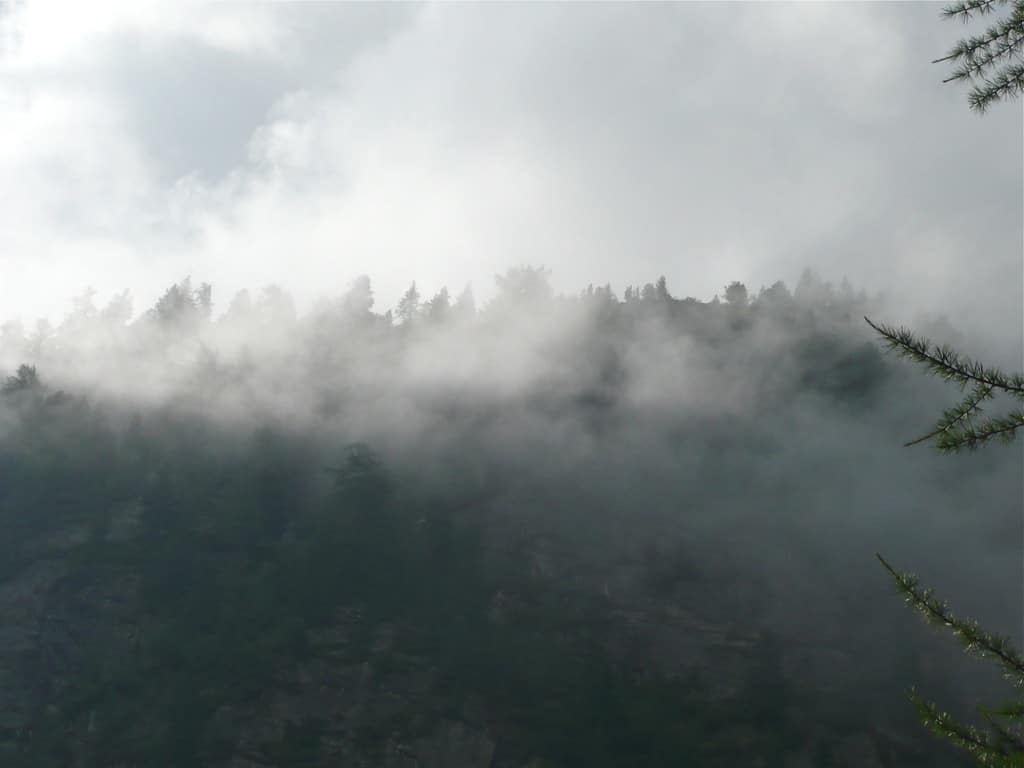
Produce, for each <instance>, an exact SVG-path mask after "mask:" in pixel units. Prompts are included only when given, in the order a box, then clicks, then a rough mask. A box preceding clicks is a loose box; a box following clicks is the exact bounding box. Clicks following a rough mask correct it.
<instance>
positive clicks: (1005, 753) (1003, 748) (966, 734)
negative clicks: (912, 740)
mask: <svg viewBox="0 0 1024 768" xmlns="http://www.w3.org/2000/svg"><path fill="white" fill-rule="evenodd" d="M910 700H911V701H912V702H914V706H915V707H916V708H917V712H918V714H919V715H920V717H921V720H922V722H923V723H924V725H925V727H926V728H928V729H929V730H930V731H932V733H934V734H936V735H937V736H940V737H942V738H944V739H946V740H947V741H949V742H951V743H952V744H953V745H955V746H957V747H960V748H961V749H965V750H967V751H968V752H970V753H971V754H972V755H973V756H974V757H975V758H977V760H978V762H979V763H981V764H982V765H990V766H1001V767H1002V766H1005V767H1006V768H1010V766H1013V768H1018V767H1019V766H1021V765H1024V763H1022V762H1021V761H1022V760H1024V752H1020V751H1019V750H1018V749H1017V748H1016V747H1015V745H1013V744H1006V745H1004V744H1001V743H999V742H995V741H993V740H992V739H990V738H988V737H986V736H984V735H983V734H981V733H980V732H979V731H978V729H977V728H975V727H974V726H972V725H967V724H964V723H960V722H958V721H957V720H955V719H954V718H953V716H952V715H950V714H949V713H948V712H941V711H939V708H938V707H936V706H935V704H934V703H932V702H930V701H928V700H926V699H924V698H923V697H922V696H920V695H919V694H918V693H917V692H916V691H911V693H910Z"/></svg>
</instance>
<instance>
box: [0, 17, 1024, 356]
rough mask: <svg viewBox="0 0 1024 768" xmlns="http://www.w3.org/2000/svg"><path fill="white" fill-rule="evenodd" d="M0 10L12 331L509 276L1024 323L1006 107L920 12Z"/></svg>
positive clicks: (994, 329)
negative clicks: (178, 290) (208, 300)
mask: <svg viewBox="0 0 1024 768" xmlns="http://www.w3.org/2000/svg"><path fill="white" fill-rule="evenodd" d="M4 7H5V9H6V11H5V13H4V15H3V16H2V17H0V30H2V32H0V40H3V45H2V48H0V78H2V79H0V110H2V112H0V119H2V121H3V123H4V126H5V136H6V140H5V142H4V146H5V148H4V150H3V152H2V154H0V184H2V185H3V186H2V188H0V197H2V198H3V199H4V200H5V205H4V209H3V210H2V211H0V224H2V226H0V238H2V239H0V265H2V267H3V280H2V282H0V306H2V307H3V308H4V316H5V317H8V316H11V315H18V316H20V317H21V319H22V321H23V322H25V323H26V324H31V323H33V322H34V321H35V319H36V318H37V317H40V316H44V317H47V318H49V319H50V321H51V322H56V320H57V319H58V318H59V317H60V316H61V315H62V314H63V312H64V309H65V307H66V306H67V303H68V301H69V300H70V298H71V297H72V296H74V295H76V294H77V293H78V292H79V291H80V290H81V288H82V286H85V285H93V287H95V288H96V289H97V290H98V292H99V296H100V298H101V299H102V300H103V301H106V300H107V299H108V298H110V297H111V296H113V295H115V294H117V293H119V292H120V291H123V290H124V289H126V288H131V289H132V291H133V292H134V295H135V297H136V298H137V300H138V302H139V304H140V306H150V305H151V304H152V303H153V302H154V301H155V300H156V299H157V297H158V296H159V295H160V292H161V291H162V290H163V289H164V288H165V287H166V286H167V285H169V284H170V283H172V282H173V281H176V280H180V279H181V277H182V275H188V274H192V275H195V276H196V277H197V279H200V277H201V279H205V280H209V281H210V282H212V283H214V284H215V285H216V286H217V287H218V290H219V291H221V292H222V294H223V295H225V296H229V295H232V294H233V293H234V292H235V291H237V290H239V289H241V288H245V287H248V288H250V289H251V288H254V287H257V286H261V285H264V284H268V283H280V284H281V285H282V286H283V287H285V288H286V289H288V290H289V291H290V292H291V293H292V294H293V295H294V296H295V299H296V302H297V304H298V305H299V307H300V309H302V310H307V309H309V308H310V307H311V306H312V303H313V302H314V301H315V300H316V299H317V298H319V297H320V296H321V295H323V294H324V293H340V292H342V291H343V290H345V288H346V286H347V285H348V284H349V283H350V282H351V281H352V280H353V279H354V278H355V277H356V276H358V275H359V274H362V273H365V272H367V271H373V272H374V284H375V286H376V290H377V292H378V296H379V298H380V300H381V301H382V302H383V303H384V304H386V305H388V306H393V305H394V304H395V303H397V301H398V299H399V297H400V295H401V293H402V291H404V290H405V288H406V284H407V282H408V280H410V279H412V278H415V279H418V280H420V281H421V288H423V289H424V290H426V291H427V292H428V293H430V294H432V293H434V292H435V291H437V290H439V289H440V287H441V286H442V285H445V284H447V285H448V286H449V287H450V288H452V289H453V290H457V287H461V284H462V283H464V282H466V281H470V282H472V283H473V284H474V286H475V287H476V289H477V291H478V293H479V297H480V298H481V299H487V298H489V297H490V291H491V290H492V279H491V278H492V275H493V274H494V273H496V272H501V271H503V270H504V269H506V268H507V267H508V266H509V265H511V264H518V263H522V262H530V263H534V264H546V265H548V266H549V267H551V268H552V270H553V273H552V280H553V281H554V284H555V287H556V289H557V290H560V291H564V292H573V291H576V290H578V289H579V286H581V285H586V284H587V283H589V282H595V283H604V282H611V283H612V284H613V285H616V286H620V287H621V286H624V285H626V284H628V283H636V282H640V281H646V280H649V279H650V277H651V275H658V274H665V275H666V276H667V277H668V279H669V281H670V282H671V283H672V284H673V285H675V286H677V291H679V292H680V293H682V294H683V295H692V296H696V297H698V298H700V299H701V300H709V299H710V298H711V297H712V296H713V295H714V294H715V292H717V291H718V290H719V289H720V287H721V286H722V285H724V284H725V283H726V282H727V281H729V280H732V279H735V278H736V277H737V276H741V277H742V279H744V280H745V281H746V282H747V283H748V284H749V285H751V286H753V287H755V288H756V287H759V286H761V285H770V284H771V283H772V282H774V281H775V280H779V279H782V280H785V281H786V282H788V283H789V284H790V285H795V283H796V281H797V280H798V279H799V276H800V273H801V271H802V270H803V269H804V268H805V267H807V266H812V267H814V268H816V269H818V271H819V272H821V273H822V274H823V275H826V276H828V278H829V279H831V280H833V281H836V282H838V281H839V280H841V279H842V277H844V276H846V277H848V278H849V279H850V280H851V281H853V282H854V283H855V284H857V285H858V286H862V287H864V288H865V289H867V290H869V291H871V292H884V293H886V294H888V295H889V296H891V297H892V299H893V300H894V301H895V302H897V303H898V304H899V305H900V306H901V307H903V308H904V311H903V312H902V314H903V315H904V316H906V321H907V322H910V321H911V320H913V319H914V318H913V317H912V316H911V315H912V314H914V313H918V312H926V313H931V314H933V315H937V314H946V315H948V316H949V317H950V318H955V320H956V325H957V327H958V328H959V329H960V330H961V332H963V333H965V334H968V335H970V336H972V337H973V338H975V339H977V341H978V343H982V342H985V341H986V339H987V337H991V336H995V335H999V334H1000V333H1001V332H1002V331H1001V330H1000V329H1011V330H1008V331H1006V333H1007V334H1010V335H1011V336H1013V337H1014V338H1015V337H1016V335H1017V334H1018V331H1019V329H1020V327H1021V324H1022V318H1021V314H1020V312H1021V310H1020V307H1021V284H1022V277H1024V275H1022V272H1021V269H1022V267H1021V261H1020V249H1021V243H1022V241H1024V232H1022V230H1021V216H1020V210H1021V204H1022V198H1021V183H1020V168H1021V162H1022V158H1021V143H1020V135H1021V126H1022V124H1021V114H1020V110H1018V109H1015V108H1014V107H1012V106H1009V105H1008V106H1007V107H1006V108H1001V109H998V110H991V111H990V113H989V114H987V115H985V117H984V119H981V118H979V117H978V116H977V115H973V114H971V113H970V112H969V110H968V109H967V108H966V105H965V94H964V92H963V89H961V88H959V87H957V86H955V85H945V86H944V85H943V84H942V83H941V80H942V79H943V78H944V77H945V76H946V75H947V74H948V73H947V72H946V70H945V69H944V67H943V65H936V64H932V63H931V62H932V60H934V59H936V58H938V57H939V56H941V55H943V54H944V53H945V52H946V51H947V50H948V49H949V47H950V46H951V45H952V44H953V42H954V41H956V40H957V39H958V37H959V36H960V33H961V31H962V30H961V28H960V26H959V25H957V24H953V23H946V22H943V21H942V20H941V19H940V18H939V11H940V9H939V8H938V7H937V6H935V5H934V4H931V3H924V2H922V3H891V4H890V3H861V4H857V3H850V4H832V5H827V6H817V5H815V4H793V5H787V4H775V5H763V4H732V5H722V6H719V5H715V4H694V3H686V4H678V5H642V6H632V5H627V4H621V5H614V4H603V5H595V6H571V7H570V6H560V5H498V6H493V5H487V6H481V7H472V6H462V5H458V6H432V5H429V4H428V5H402V4H387V5H384V6H377V5H359V4H356V5H324V4H311V3H304V4H287V3H285V4H273V5H259V4H230V5H223V4H221V5H216V6H201V5H194V4H189V5H187V6H183V7H181V8H176V9H174V10H173V11H172V10H169V9H167V8H164V7H161V4H158V3H148V2H141V3H132V4H131V8H127V7H120V4H104V5H103V6H101V7H94V6H90V7H89V8H88V9H85V8H82V9H69V8H66V7H64V6H63V5H62V4H60V3H48V2H45V1H40V2H32V3H25V4H6V5H5V6H4ZM71 29H73V30H75V31H74V33H73V34H72V33H69V32H67V31H66V30H71ZM285 265H287V266H285ZM371 268H372V269H371ZM1010 343H1012V339H1010V340H1009V341H1007V344H1010ZM1012 350H1013V353H1014V354H1015V355H1018V356H1019V345H1018V346H1013V347H1012Z"/></svg>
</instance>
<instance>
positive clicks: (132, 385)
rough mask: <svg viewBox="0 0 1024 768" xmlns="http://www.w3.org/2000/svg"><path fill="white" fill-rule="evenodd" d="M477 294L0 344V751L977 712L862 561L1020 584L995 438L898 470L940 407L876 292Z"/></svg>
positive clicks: (337, 757)
mask: <svg viewBox="0 0 1024 768" xmlns="http://www.w3.org/2000/svg"><path fill="white" fill-rule="evenodd" d="M497 288H498V291H497V295H496V296H495V298H494V299H492V300H491V301H489V302H487V303H486V304H485V305H483V306H482V307H480V308H477V307H476V305H475V302H474V300H473V294H472V291H471V290H470V289H468V288H467V289H466V290H463V291H461V292H460V293H459V294H458V296H457V297H456V298H454V299H453V298H452V297H451V296H450V295H449V294H448V293H447V291H442V292H438V293H437V294H436V295H433V296H430V297H426V296H425V295H424V294H421V293H420V291H419V289H418V288H417V287H416V286H415V285H414V286H412V287H411V288H410V291H409V292H408V293H407V294H406V297H405V301H404V304H403V306H402V309H401V311H399V312H395V313H392V312H379V311H375V310H379V309H380V308H379V307H377V305H376V304H375V302H374V296H373V290H372V284H371V282H370V280H369V279H368V278H360V279H358V280H356V281H355V282H354V283H353V284H352V286H351V289H350V290H349V291H348V293H347V294H345V295H344V296H341V297H337V298H334V299H330V300H324V301H323V302H321V303H320V304H319V305H317V306H316V307H315V308H313V309H312V310H311V311H310V312H308V313H305V314H300V313H299V312H297V310H296V307H295V305H294V303H293V302H292V300H291V299H290V298H289V297H288V295H287V294H286V293H285V292H284V291H282V290H281V289H278V288H268V289H265V290H263V291H261V292H259V293H258V294H255V295H249V294H247V293H242V294H239V295H238V296H236V297H235V298H233V299H232V300H231V301H230V302H229V304H228V307H227V309H226V310H225V311H223V312H222V313H221V314H219V315H216V314H215V312H214V310H213V307H214V301H213V296H214V293H213V290H212V289H211V288H210V286H208V285H205V284H200V285H198V286H197V285H195V284H193V283H192V282H191V281H188V280H186V281H183V282H182V283H179V284H177V285H176V286H173V287H171V288H170V289H169V290H168V291H167V292H166V294H165V295H164V296H163V297H162V298H161V299H160V301H158V302H157V304H156V306H154V307H153V308H152V309H150V310H148V311H146V312H143V313H142V314H140V315H139V316H138V317H136V318H135V319H131V317H132V312H131V308H130V303H129V299H128V296H127V294H123V295H121V296H118V297H117V298H116V299H115V300H114V301H113V302H112V303H111V305H110V306H108V307H106V308H97V307H96V306H95V304H94V302H93V300H92V297H91V295H89V294H84V295H83V297H81V298H80V299H79V300H77V301H76V302H75V304H74V306H73V309H72V312H71V313H70V314H69V315H68V317H67V318H65V319H64V320H63V321H61V322H60V323H59V324H57V325H56V326H55V327H53V328H48V327H45V326H43V327H40V328H37V329H36V330H35V331H33V332H32V333H28V334H26V333H24V332H22V331H20V330H18V329H17V328H15V327H13V326H7V327H5V329H4V332H3V336H2V337H0V358H2V359H3V360H4V361H5V365H6V371H5V378H4V384H3V385H2V392H0V526H2V527H3V530H4V531H5V536H4V538H3V539H2V541H0V611H2V612H3V613H4V615H5V616H10V617H12V618H11V620H10V621H11V622H12V624H11V626H13V627H14V629H13V630H12V633H11V635H10V638H12V639H10V640H8V639H5V638H6V637H7V636H0V675H3V678H2V679H3V680H5V681H6V683H5V686H4V688H3V691H2V692H0V710H2V711H3V712H5V713H6V714H5V716H4V717H5V718H6V719H4V720H2V722H0V758H2V762H3V764H4V765H14V766H19V765H24V766H40V765H54V766H57V765H62V766H63V765H83V766H86V765H96V766H99V765H103V766H110V765H125V766H127V765H132V764H145V765H161V766H175V768H177V767H178V766H187V765H223V766H228V765H232V764H233V763H232V760H234V761H236V763H235V764H237V761H238V760H243V759H244V760H253V761H255V762H257V763H261V764H267V765H282V766H285V765H287V766H292V765H316V766H320V765H324V766H326V765H353V766H380V765H406V764H410V763H409V762H405V763H402V762H400V760H407V761H408V760H412V759H413V758H415V759H417V760H420V761H421V763H422V764H424V765H446V766H451V767H452V768H461V767H462V766H467V768H478V766H484V765H488V766H493V767H494V768H526V767H527V766H529V767H530V768H538V766H549V767H551V766H561V767H562V768H567V767H569V766H586V767H587V768H592V767H594V766H623V767H625V766H663V765H680V764H694V765H709V766H718V765H722V766H725V765H737V764H740V763H744V764H747V763H749V764H751V765H756V764H762V765H765V766H770V765H835V766H841V765H851V764H858V765H867V766H871V765H875V766H877V765H884V766H890V765H891V766H897V765H899V766H914V765H919V766H926V765H927V766H933V765H939V764H945V765H956V764H958V763H957V762H956V760H957V757H956V755H955V753H952V752H949V751H944V750H946V748H945V747H943V746H942V745H936V744H933V743H932V742H931V740H930V739H929V738H928V737H927V736H926V735H924V734H922V733H921V732H920V730H919V729H918V726H917V724H916V722H915V721H914V719H913V716H912V713H909V712H907V711H906V708H905V707H904V706H903V700H902V697H901V695H900V694H901V692H902V690H903V689H905V688H906V686H907V685H909V684H910V683H911V682H920V683H921V684H922V685H926V684H927V685H928V686H929V688H930V690H937V691H940V692H942V693H943V694H944V695H943V699H944V700H948V701H952V702H958V703H959V706H961V707H962V708H967V707H969V706H970V704H971V702H972V701H973V699H974V697H975V696H976V695H978V692H977V691H976V690H975V689H973V688H971V687H969V686H968V685H966V681H955V680H954V681H951V680H950V679H949V678H948V676H947V669H946V667H948V666H949V665H948V663H947V662H948V660H949V659H951V658H956V657H957V656H956V654H957V651H956V649H955V647H951V646H947V645H945V644H943V642H942V640H943V639H942V638H934V637H932V636H931V635H930V633H927V631H926V630H924V629H922V628H920V627H919V626H918V622H917V621H916V619H915V618H914V617H913V616H908V615H904V614H905V612H904V611H903V610H902V607H901V606H900V605H898V604H893V601H891V600H889V599H888V594H889V589H890V588H889V585H888V583H887V582H886V580H885V575H884V574H880V573H876V571H877V569H876V568H875V567H874V562H873V556H872V553H873V552H874V551H876V550H877V549H878V548H879V546H880V545H881V544H883V543H884V545H885V548H886V551H887V552H892V553H893V557H899V558H900V559H902V560H906V561H912V562H914V563H915V564H917V567H919V568H920V569H921V571H922V573H924V574H925V575H926V576H928V580H929V581H930V582H933V583H936V584H937V585H941V586H942V589H943V591H944V592H945V593H946V594H948V595H950V597H951V598H956V597H957V596H959V595H961V594H967V595H972V597H976V595H975V592H976V591H977V589H976V586H977V585H978V584H985V583H989V582H990V581H991V579H992V576H993V574H998V575H1005V574H1006V573H1009V572H1015V571H1014V569H1015V568H1017V567H1018V566H1019V552H1017V543H1018V542H1019V540H1020V530H1019V527H1020V521H1019V516H1018V510H1017V509H1016V500H1017V499H1019V498H1020V485H1021V480H1020V477H1019V472H1018V471H1017V465H1016V464H1015V462H1016V461H1019V454H1018V453H1017V452H1016V451H1015V450H1011V451H1008V452H1005V453H1002V454H999V455H996V454H983V455H981V454H980V455H974V456H969V457H967V458H966V461H965V460H963V459H958V460H957V463H956V468H955V469H956V471H955V472H951V471H950V465H949V463H948V462H947V461H945V460H944V459H943V458H942V457H938V456H935V455H932V454H930V453H926V452H920V453H907V452H905V451H903V449H901V448H900V444H901V442H902V440H903V439H905V438H906V437H907V436H908V435H913V434H915V433H916V432H918V431H919V430H920V428H921V426H922V425H925V424H927V423H928V422H929V420H930V419H931V417H932V416H933V414H934V412H935V410H936V407H937V405H938V404H940V403H943V402H944V399H945V394H946V393H945V392H944V391H943V390H942V387H941V386H940V385H939V384H938V383H936V382H929V381H922V380H921V379H920V378H919V377H917V376H916V375H914V372H913V371H907V370H905V368H904V367H901V366H899V365H898V364H895V363H894V362H892V361H890V360H889V359H887V358H886V357H885V356H884V355H883V354H882V352H881V349H880V347H879V345H878V344H877V342H876V341H875V340H874V339H873V338H872V336H871V332H870V329H868V328H867V327H866V326H865V325H864V323H863V321H862V319H861V318H862V316H863V315H865V314H869V313H870V314H871V315H872V316H880V317H884V316H885V314H886V312H885V308H884V307H881V306H879V302H877V301H875V300H870V299H868V298H867V297H865V296H864V295H863V294H862V293H858V292H856V291H854V290H852V289H851V288H849V287H848V286H841V287H839V288H834V287H832V286H830V285H829V284H827V283H825V282H824V281H822V280H820V279H818V278H816V277H814V276H813V275H812V274H810V273H808V274H807V275H806V276H805V277H804V278H803V279H802V280H801V281H800V283H799V284H798V285H797V286H796V288H795V289H794V290H793V291H790V290H789V289H788V288H787V287H786V286H785V285H783V284H782V283H776V284H775V285H773V286H770V287H767V288H763V289H760V290H758V291H752V290H748V289H747V288H746V287H745V286H743V285H742V284H741V283H738V282H734V283H731V284H730V285H729V286H726V287H724V288H723V292H722V293H723V299H718V298H717V297H716V299H715V300H713V301H710V302H702V301H698V300H696V299H693V298H682V299H680V298H676V297H674V296H673V295H672V292H671V289H670V287H669V286H668V285H667V284H666V282H665V281H664V280H663V279H662V280H658V281H655V282H653V283H650V284H648V285H644V286H640V287H639V288H637V287H632V286H631V287H629V288H627V289H626V290H625V291H624V292H623V297H622V298H621V299H620V298H618V297H617V296H616V295H615V293H614V292H613V291H612V289H611V288H610V287H609V286H603V287H598V286H588V287H587V288H586V289H585V290H583V291H581V292H580V293H579V294H577V295H573V296H557V295H555V294H554V293H553V292H552V291H551V289H550V286H549V284H548V281H547V273H546V272H545V271H544V270H542V269H535V268H530V267H522V268H518V269H513V270H510V271H509V272H508V273H506V274H505V275H502V276H501V277H500V278H499V280H498V286H497ZM979 504H980V505H983V506H984V507H985V508H986V510H988V513H987V514H986V516H985V518H984V520H973V521H971V523H970V524H971V525H972V530H973V531H974V532H975V534H978V527H979V526H980V527H981V531H980V535H976V536H974V537H972V540H977V541H979V547H983V548H984V549H983V551H984V557H983V558H982V557H979V558H977V560H976V562H977V565H976V568H975V571H974V572H973V573H971V574H968V575H967V576H966V577H965V578H964V579H963V580H962V581H958V583H957V584H949V583H948V579H946V580H944V578H943V577H944V574H943V573H942V571H941V570H935V569H940V568H941V566H942V564H943V563H944V560H943V558H942V556H941V553H942V552H945V551H947V550H948V548H949V547H951V546H954V545H955V546H959V547H963V546H964V538H963V536H962V532H963V527H964V525H965V524H966V523H965V521H964V520H963V519H962V515H961V514H960V512H959V510H961V509H963V508H965V507H966V506H975V505H979ZM967 546H970V545H967ZM929 568H931V569H932V570H931V571H929ZM26 594H32V595H35V597H33V598H32V600H30V601H28V602H27V603H26V602H25V600H24V598H23V596H24V595H26ZM1002 597H1005V598H1006V600H1005V601H1003V602H1000V600H1001V599H1002ZM990 600H991V601H992V602H991V604H989V605H982V606H977V602H976V599H972V606H977V612H978V613H979V614H980V615H981V617H982V618H985V619H992V620H991V621H990V622H989V623H990V624H992V625H993V626H998V627H1000V628H1003V627H1006V628H1009V627H1012V626H1013V624H1014V620H1015V618H1017V617H1016V616H1015V615H1014V611H1015V610H1019V607H1017V606H1013V605H1008V604H1007V602H1006V601H1012V596H998V595H990ZM26 606H29V607H26ZM24 638H30V639H28V640H24ZM31 638H35V639H31ZM19 643H20V644H21V645H19ZM19 649H20V650H19ZM5 653H6V654H8V655H6V656H5V655H4V654H5ZM17 654H23V657H22V656H17ZM15 658H23V662H22V663H18V664H15V663H13V662H12V661H11V659H15ZM5 659H6V661H5ZM24 659H28V661H24ZM946 694H948V695H946ZM140 713H141V714H140ZM445 750H448V751H445ZM460 750H461V751H460ZM410 755H412V757H410ZM460 755H461V756H460ZM466 755H475V756H476V757H473V758H472V759H471V758H470V757H466ZM485 758H486V761H485ZM752 758H757V759H761V760H762V762H761V763H757V762H756V761H752V760H751V759H752ZM473 760H476V762H473ZM686 760H690V761H691V762H690V763H686ZM76 761H77V762H76ZM396 761H398V762H396ZM431 761H433V762H431Z"/></svg>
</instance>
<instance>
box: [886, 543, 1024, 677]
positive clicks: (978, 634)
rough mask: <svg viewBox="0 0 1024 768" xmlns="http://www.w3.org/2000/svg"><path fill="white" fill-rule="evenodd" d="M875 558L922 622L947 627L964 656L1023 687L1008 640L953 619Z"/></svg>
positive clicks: (1021, 669)
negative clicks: (991, 663) (991, 665)
mask: <svg viewBox="0 0 1024 768" xmlns="http://www.w3.org/2000/svg"><path fill="white" fill-rule="evenodd" d="M875 556H876V557H877V558H878V560H879V562H881V563H882V565H883V566H884V567H885V569H886V570H887V571H888V572H889V573H890V575H891V576H892V577H893V579H894V581H895V582H896V588H897V589H898V590H899V591H900V593H901V594H902V595H903V597H904V599H905V600H906V601H907V603H908V604H910V605H911V606H913V607H914V608H916V609H917V610H918V611H919V612H920V613H921V614H922V615H923V616H924V618H925V620H926V621H928V622H929V623H932V624H938V625H941V626H945V627H947V628H948V629H949V630H950V631H952V633H953V635H954V636H955V637H956V638H957V639H958V640H960V642H961V644H962V645H963V646H964V649H965V650H966V651H967V652H968V653H970V654H973V655H975V656H978V657H979V658H983V659H984V658H993V659H995V660H996V661H998V662H999V664H1000V665H1001V666H1002V667H1003V670H1004V672H1005V674H1006V677H1007V679H1009V680H1011V681H1012V682H1013V683H1014V685H1016V686H1017V687H1024V657H1022V656H1021V653H1020V651H1018V650H1017V649H1016V648H1014V646H1013V645H1012V643H1011V642H1010V640H1009V639H1008V638H1006V637H1003V636H1001V635H995V634H992V633H990V632H986V631H985V630H983V629H982V628H981V627H980V626H979V625H978V622H976V621H974V620H973V619H961V618H960V617H958V616H955V615H954V614H953V612H952V611H950V609H949V606H947V605H946V604H945V603H944V602H943V601H941V600H939V599H938V598H937V597H935V595H934V593H933V591H932V590H930V589H922V588H921V587H920V586H919V583H918V580H917V577H915V576H913V575H911V574H907V573H901V572H900V571H897V570H896V569H895V568H893V567H892V566H891V565H890V564H889V563H888V562H887V561H886V560H885V558H884V557H882V556H881V555H880V554H877V553H876V555H875Z"/></svg>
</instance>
